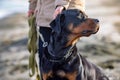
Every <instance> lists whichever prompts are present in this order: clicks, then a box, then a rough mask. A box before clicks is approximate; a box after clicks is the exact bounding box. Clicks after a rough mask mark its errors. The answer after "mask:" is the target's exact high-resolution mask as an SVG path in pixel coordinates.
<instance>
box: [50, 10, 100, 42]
mask: <svg viewBox="0 0 120 80" xmlns="http://www.w3.org/2000/svg"><path fill="white" fill-rule="evenodd" d="M50 25H51V28H52V29H53V32H55V33H56V34H57V35H67V36H66V38H69V40H72V39H76V38H80V37H82V36H90V35H91V34H95V33H97V32H98V30H99V20H98V19H93V18H88V17H87V16H86V14H85V13H83V12H81V11H79V10H77V9H71V10H65V11H63V12H62V13H61V14H59V15H58V16H57V17H56V19H55V20H53V21H52V22H51V24H50Z"/></svg>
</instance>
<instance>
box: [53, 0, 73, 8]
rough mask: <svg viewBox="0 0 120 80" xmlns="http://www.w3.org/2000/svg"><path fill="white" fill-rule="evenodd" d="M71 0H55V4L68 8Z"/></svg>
mask: <svg viewBox="0 0 120 80" xmlns="http://www.w3.org/2000/svg"><path fill="white" fill-rule="evenodd" d="M70 1H71V0H55V6H64V7H65V9H67V8H68V6H69V4H70Z"/></svg>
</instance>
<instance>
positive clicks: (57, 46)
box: [48, 33, 79, 56]
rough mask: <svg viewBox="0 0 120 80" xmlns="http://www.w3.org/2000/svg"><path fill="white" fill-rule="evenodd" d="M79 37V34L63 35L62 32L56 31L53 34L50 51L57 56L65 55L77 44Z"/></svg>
mask: <svg viewBox="0 0 120 80" xmlns="http://www.w3.org/2000/svg"><path fill="white" fill-rule="evenodd" d="M61 35H62V36H61ZM78 38H79V37H78V36H76V37H75V36H74V35H67V34H66V35H63V34H62V33H61V34H60V35H57V34H56V33H54V34H52V35H51V39H50V43H49V46H48V51H49V53H51V54H53V55H55V56H63V55H65V54H66V52H67V51H68V50H69V48H70V47H71V46H76V45H75V44H76V42H77V40H78Z"/></svg>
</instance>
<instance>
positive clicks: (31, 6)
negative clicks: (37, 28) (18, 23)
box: [29, 0, 37, 11]
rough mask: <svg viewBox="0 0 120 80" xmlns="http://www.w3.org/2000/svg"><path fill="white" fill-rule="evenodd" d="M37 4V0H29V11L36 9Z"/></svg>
mask: <svg viewBox="0 0 120 80" xmlns="http://www.w3.org/2000/svg"><path fill="white" fill-rule="evenodd" d="M36 5H37V0H29V11H34V10H35V8H36Z"/></svg>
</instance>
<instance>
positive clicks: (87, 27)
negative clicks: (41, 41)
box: [41, 9, 109, 80]
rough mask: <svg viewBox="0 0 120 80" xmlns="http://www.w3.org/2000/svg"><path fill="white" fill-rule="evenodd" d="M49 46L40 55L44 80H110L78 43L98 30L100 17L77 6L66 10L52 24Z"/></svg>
mask: <svg viewBox="0 0 120 80" xmlns="http://www.w3.org/2000/svg"><path fill="white" fill-rule="evenodd" d="M50 25H51V28H52V33H51V38H50V42H49V45H48V46H47V47H45V49H44V53H43V55H42V58H41V74H42V79H43V80H109V79H108V78H107V76H106V75H104V74H103V73H102V71H101V70H100V69H99V68H98V67H97V66H96V65H94V64H92V63H91V62H89V61H87V60H86V59H85V58H84V57H82V55H81V54H80V53H79V52H78V51H77V47H76V42H77V41H78V39H79V38H81V37H83V36H87V37H88V36H90V35H92V34H95V33H97V32H98V30H99V20H98V19H93V18H88V17H87V15H86V14H85V13H83V12H81V11H79V10H77V9H70V10H65V11H63V12H62V13H61V14H59V15H58V16H57V17H56V19H55V20H53V21H52V22H51V23H50Z"/></svg>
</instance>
